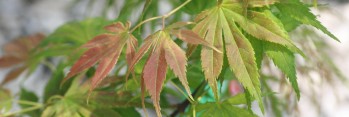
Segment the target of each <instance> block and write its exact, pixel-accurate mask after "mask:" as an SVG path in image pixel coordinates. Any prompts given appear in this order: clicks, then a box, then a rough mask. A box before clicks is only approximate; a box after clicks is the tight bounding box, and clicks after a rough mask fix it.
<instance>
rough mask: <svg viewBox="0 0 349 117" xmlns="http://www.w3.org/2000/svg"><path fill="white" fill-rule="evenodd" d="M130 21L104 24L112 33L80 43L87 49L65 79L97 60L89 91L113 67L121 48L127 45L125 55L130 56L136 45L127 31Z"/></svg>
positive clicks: (90, 65) (85, 68)
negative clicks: (124, 23)
mask: <svg viewBox="0 0 349 117" xmlns="http://www.w3.org/2000/svg"><path fill="white" fill-rule="evenodd" d="M129 27H130V23H127V24H126V25H123V24H122V23H121V22H118V23H115V24H111V25H109V26H106V27H105V29H106V30H108V31H109V32H111V33H112V34H101V35H98V36H96V37H95V38H93V39H92V40H90V41H89V42H87V43H86V44H84V45H82V46H81V47H82V48H86V49H88V50H87V51H86V52H85V53H84V54H83V55H82V56H81V57H80V58H79V60H78V61H77V62H76V63H75V64H74V65H73V66H72V68H71V70H70V72H69V73H68V75H67V76H66V78H65V79H64V81H63V82H65V81H66V80H67V79H69V78H71V77H73V76H75V75H77V74H79V73H81V72H83V71H85V70H87V69H89V68H90V67H92V66H93V65H95V64H96V63H98V62H99V65H98V66H97V69H96V73H95V74H94V76H93V78H92V82H91V85H92V86H91V87H90V92H91V91H92V90H93V89H94V88H96V87H97V85H98V84H99V83H100V82H101V81H102V80H103V79H104V78H105V77H106V76H107V75H108V73H109V72H110V71H111V70H112V69H113V68H114V66H115V64H116V63H117V61H118V58H119V56H120V54H121V51H122V49H123V48H124V46H125V45H127V50H126V51H127V56H128V59H130V58H129V57H132V56H133V55H134V54H133V53H134V48H135V47H136V46H137V42H136V39H135V38H134V37H133V35H131V34H130V33H128V30H129Z"/></svg>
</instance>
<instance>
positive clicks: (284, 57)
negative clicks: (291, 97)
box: [263, 43, 300, 100]
mask: <svg viewBox="0 0 349 117" xmlns="http://www.w3.org/2000/svg"><path fill="white" fill-rule="evenodd" d="M263 45H264V46H263V47H264V50H265V52H266V54H267V56H268V57H269V58H271V59H272V60H273V62H274V64H275V65H276V66H277V67H278V68H279V69H280V70H281V71H282V72H283V73H285V74H286V76H287V77H288V80H289V81H290V83H291V84H292V87H293V89H294V91H295V92H296V94H297V98H298V100H299V98H300V92H299V88H298V83H297V73H296V66H295V56H294V53H292V52H291V51H289V50H287V49H286V48H285V47H282V46H280V45H276V44H272V43H263Z"/></svg>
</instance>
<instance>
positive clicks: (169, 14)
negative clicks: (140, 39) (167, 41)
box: [130, 0, 191, 33]
mask: <svg viewBox="0 0 349 117" xmlns="http://www.w3.org/2000/svg"><path fill="white" fill-rule="evenodd" d="M190 1H191V0H187V1H185V2H184V3H183V4H181V5H179V6H178V7H177V8H175V9H173V10H172V11H170V12H169V13H167V14H165V15H162V16H156V17H152V18H149V19H146V20H144V21H142V22H140V23H139V24H137V25H136V26H135V27H133V28H132V29H131V30H130V33H132V32H133V31H135V30H136V29H137V28H139V27H140V26H142V25H143V24H144V23H147V22H150V21H153V20H156V19H160V18H163V20H164V19H166V18H168V17H169V16H171V15H172V14H174V13H176V12H177V11H178V10H179V9H181V8H182V7H184V6H185V5H187V4H188V3H189V2H190ZM164 25H165V23H164V21H163V27H164Z"/></svg>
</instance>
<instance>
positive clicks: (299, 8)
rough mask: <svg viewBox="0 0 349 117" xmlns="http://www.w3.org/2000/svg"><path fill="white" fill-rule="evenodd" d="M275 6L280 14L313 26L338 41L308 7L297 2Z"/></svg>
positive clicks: (281, 3) (286, 1)
mask: <svg viewBox="0 0 349 117" xmlns="http://www.w3.org/2000/svg"><path fill="white" fill-rule="evenodd" d="M276 6H277V8H278V9H279V10H280V12H281V14H283V15H287V16H289V17H291V18H293V19H295V20H297V21H299V22H301V23H303V24H306V25H311V26H314V27H315V28H317V29H319V30H321V31H322V32H324V33H325V34H326V35H328V36H330V37H331V38H333V39H334V40H336V41H339V39H338V38H337V37H336V36H334V35H333V34H332V33H331V32H330V31H328V30H327V29H326V27H325V26H323V25H322V24H321V22H319V21H318V20H317V19H316V16H315V15H314V14H313V13H311V12H310V9H309V7H307V6H306V5H305V4H304V3H302V2H300V1H299V0H285V1H283V2H280V3H277V4H276Z"/></svg>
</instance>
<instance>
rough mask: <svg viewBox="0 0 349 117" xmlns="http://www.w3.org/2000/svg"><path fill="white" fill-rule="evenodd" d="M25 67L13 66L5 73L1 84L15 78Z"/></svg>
mask: <svg viewBox="0 0 349 117" xmlns="http://www.w3.org/2000/svg"><path fill="white" fill-rule="evenodd" d="M25 69H26V67H25V66H23V67H19V68H15V69H13V70H11V71H10V72H9V73H7V74H6V76H5V79H4V80H3V81H2V82H1V85H4V84H6V83H8V82H10V81H12V80H14V79H15V78H17V77H18V76H19V75H21V73H22V72H23V71H24V70H25Z"/></svg>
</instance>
